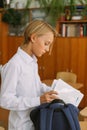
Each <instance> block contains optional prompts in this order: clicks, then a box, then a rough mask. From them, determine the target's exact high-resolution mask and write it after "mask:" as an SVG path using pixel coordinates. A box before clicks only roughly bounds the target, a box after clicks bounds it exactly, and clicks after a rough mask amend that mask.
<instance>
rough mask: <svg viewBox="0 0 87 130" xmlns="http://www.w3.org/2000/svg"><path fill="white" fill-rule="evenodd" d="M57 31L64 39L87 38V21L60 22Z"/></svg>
mask: <svg viewBox="0 0 87 130" xmlns="http://www.w3.org/2000/svg"><path fill="white" fill-rule="evenodd" d="M57 29H58V32H59V34H60V35H61V36H62V37H86V36H87V20H70V21H58V25H57Z"/></svg>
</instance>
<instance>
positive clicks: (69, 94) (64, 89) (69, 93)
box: [52, 79, 84, 107]
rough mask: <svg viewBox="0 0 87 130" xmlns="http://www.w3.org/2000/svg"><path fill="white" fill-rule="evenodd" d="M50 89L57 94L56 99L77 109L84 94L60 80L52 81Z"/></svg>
mask: <svg viewBox="0 0 87 130" xmlns="http://www.w3.org/2000/svg"><path fill="white" fill-rule="evenodd" d="M52 88H53V89H54V90H55V91H57V92H58V97H59V98H60V99H62V100H63V101H64V102H65V103H71V104H73V105H75V106H76V107H78V105H79V103H80V102H81V100H82V98H83V96H84V94H83V93H81V92H80V91H79V90H77V89H75V88H74V87H72V86H71V85H69V84H68V83H66V82H64V81H63V80H61V79H58V80H54V81H53V83H52Z"/></svg>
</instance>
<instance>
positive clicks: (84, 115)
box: [80, 107, 87, 121]
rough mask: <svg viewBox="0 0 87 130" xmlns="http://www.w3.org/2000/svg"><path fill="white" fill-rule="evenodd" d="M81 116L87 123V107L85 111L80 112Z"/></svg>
mask: <svg viewBox="0 0 87 130" xmlns="http://www.w3.org/2000/svg"><path fill="white" fill-rule="evenodd" d="M80 115H81V116H82V117H83V120H84V121H87V107H85V108H83V109H82V110H81V111H80Z"/></svg>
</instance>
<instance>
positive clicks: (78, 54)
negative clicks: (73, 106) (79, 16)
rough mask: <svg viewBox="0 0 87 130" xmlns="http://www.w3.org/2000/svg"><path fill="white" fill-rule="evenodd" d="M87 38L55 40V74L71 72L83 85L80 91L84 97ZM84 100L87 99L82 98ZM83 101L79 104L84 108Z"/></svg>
mask: <svg viewBox="0 0 87 130" xmlns="http://www.w3.org/2000/svg"><path fill="white" fill-rule="evenodd" d="M86 40H87V38H86V37H85V38H80V37H79V38H76V37H74V38H72V37H71V38H67V37H66V38H62V37H60V38H57V40H56V48H57V50H56V57H57V58H56V72H58V71H71V72H74V73H76V74H77V81H78V82H79V83H83V84H84V88H83V89H82V90H81V91H82V92H83V93H84V94H85V96H86V86H87V85H86V84H85V78H86V76H85V74H86V72H87V71H86V64H87V62H86V56H87V43H86ZM84 98H85V99H86V98H87V97H84ZM84 102H85V100H84V101H83V102H82V103H81V107H84V105H86V104H84Z"/></svg>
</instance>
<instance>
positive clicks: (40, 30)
mask: <svg viewBox="0 0 87 130" xmlns="http://www.w3.org/2000/svg"><path fill="white" fill-rule="evenodd" d="M49 31H51V32H53V35H54V37H56V36H57V31H56V30H55V29H54V28H53V27H52V26H51V25H50V24H48V23H47V22H45V21H43V20H37V19H36V20H33V21H31V22H30V23H29V24H28V26H27V27H26V29H25V32H24V44H28V43H29V41H30V37H31V35H32V34H34V33H35V34H36V35H38V36H39V35H44V34H45V33H47V32H49Z"/></svg>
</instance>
